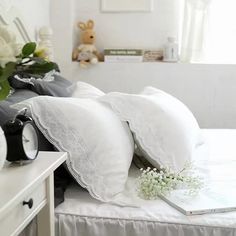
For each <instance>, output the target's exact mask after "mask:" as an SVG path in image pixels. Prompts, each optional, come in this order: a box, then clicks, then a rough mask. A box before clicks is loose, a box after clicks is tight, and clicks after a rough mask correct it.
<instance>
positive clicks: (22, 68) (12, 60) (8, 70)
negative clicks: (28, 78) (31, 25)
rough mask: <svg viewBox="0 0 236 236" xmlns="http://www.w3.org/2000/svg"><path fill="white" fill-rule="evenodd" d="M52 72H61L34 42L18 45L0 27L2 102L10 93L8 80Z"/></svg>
mask: <svg viewBox="0 0 236 236" xmlns="http://www.w3.org/2000/svg"><path fill="white" fill-rule="evenodd" d="M51 70H59V69H58V66H57V64H56V63H54V62H50V61H48V60H47V58H45V57H44V53H43V51H42V49H40V50H38V49H37V45H36V43H34V42H29V43H26V44H25V45H24V46H22V45H19V44H17V42H16V37H15V35H14V33H12V32H11V31H10V30H9V29H7V28H6V27H0V100H3V99H5V98H6V97H7V96H8V95H9V93H10V89H11V87H10V84H9V81H8V79H9V78H10V77H11V76H13V75H15V74H19V73H21V74H24V73H25V74H29V75H45V74H46V73H48V72H49V71H51Z"/></svg>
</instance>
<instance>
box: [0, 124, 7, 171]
mask: <svg viewBox="0 0 236 236" xmlns="http://www.w3.org/2000/svg"><path fill="white" fill-rule="evenodd" d="M6 157H7V142H6V138H5V135H4V132H3V130H2V128H1V126H0V170H1V169H2V167H3V165H4V163H5V161H6Z"/></svg>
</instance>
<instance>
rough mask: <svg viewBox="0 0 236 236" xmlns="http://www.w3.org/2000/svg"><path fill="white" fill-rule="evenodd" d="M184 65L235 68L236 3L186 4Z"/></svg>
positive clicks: (188, 0) (194, 0)
mask: <svg viewBox="0 0 236 236" xmlns="http://www.w3.org/2000/svg"><path fill="white" fill-rule="evenodd" d="M181 31H182V39H181V40H180V44H181V50H180V58H181V60H182V61H183V62H201V63H215V64H217V63H220V64H236V0H184V10H183V25H182V30H181Z"/></svg>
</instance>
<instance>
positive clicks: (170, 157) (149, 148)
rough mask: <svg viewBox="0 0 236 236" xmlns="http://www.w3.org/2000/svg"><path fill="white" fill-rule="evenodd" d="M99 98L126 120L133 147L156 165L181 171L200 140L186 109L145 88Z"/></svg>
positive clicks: (200, 142) (192, 117)
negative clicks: (133, 141)
mask: <svg viewBox="0 0 236 236" xmlns="http://www.w3.org/2000/svg"><path fill="white" fill-rule="evenodd" d="M100 100H101V101H103V102H106V103H108V104H110V106H111V107H112V109H113V110H114V111H115V112H116V113H117V114H118V115H119V117H120V119H122V120H123V121H127V122H128V123H129V125H130V129H131V130H132V132H133V134H134V138H135V142H136V144H137V146H138V147H139V148H140V150H141V152H142V153H143V155H144V156H145V157H146V158H147V159H148V160H149V161H150V162H151V163H152V164H153V165H154V166H156V167H157V168H160V166H164V167H170V168H171V169H172V170H173V171H175V172H176V171H179V170H181V169H182V168H183V167H184V165H185V164H186V162H188V161H191V160H192V158H193V156H194V153H195V149H196V148H197V147H198V145H200V144H202V142H203V140H202V135H201V130H200V128H199V126H198V123H197V121H196V119H195V118H194V116H193V114H192V113H191V112H190V110H189V109H188V108H187V107H186V106H185V105H184V104H183V103H182V102H180V101H179V100H178V99H176V98H175V97H173V96H171V95H169V94H167V93H165V92H163V91H161V90H158V89H155V88H152V87H146V88H145V89H144V91H143V92H142V93H141V94H139V95H135V94H124V93H109V94H107V95H105V96H103V97H101V98H100Z"/></svg>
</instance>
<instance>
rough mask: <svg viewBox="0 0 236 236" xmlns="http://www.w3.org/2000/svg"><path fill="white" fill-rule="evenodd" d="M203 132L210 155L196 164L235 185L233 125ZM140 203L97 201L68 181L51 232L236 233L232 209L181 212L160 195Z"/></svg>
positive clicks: (81, 235) (72, 235) (118, 235)
mask: <svg viewBox="0 0 236 236" xmlns="http://www.w3.org/2000/svg"><path fill="white" fill-rule="evenodd" d="M203 132H204V135H205V136H206V139H207V141H208V143H209V150H208V151H209V156H208V157H209V158H208V161H206V160H197V165H198V166H199V167H200V168H201V169H202V171H203V172H204V173H205V174H207V176H208V177H209V178H211V179H214V181H216V182H217V181H218V182H221V183H226V182H227V184H228V185H230V186H232V188H233V189H236V130H203ZM202 151H204V152H205V151H206V150H202ZM135 175H136V171H131V172H130V176H129V180H128V183H127V191H130V192H132V191H134V189H133V186H134V180H135V179H134V177H135ZM133 194H134V192H133ZM128 195H129V196H130V193H129V194H128ZM235 197H236V195H235ZM139 203H140V206H141V207H137V208H132V207H120V206H116V205H112V204H105V203H101V202H99V201H98V200H95V199H93V198H92V197H90V195H89V194H88V192H86V191H85V190H84V189H82V188H80V187H78V186H77V185H76V186H75V185H74V186H73V185H72V186H70V187H69V188H68V190H67V191H66V195H65V202H64V203H63V204H61V205H60V206H58V207H57V208H56V210H55V212H56V236H95V235H101V236H139V235H140V236H141V235H142V236H143V235H145V236H154V235H155V236H156V235H161V236H177V235H178V236H190V235H193V236H199V235H214V236H236V212H228V213H218V214H206V215H199V216H185V215H183V214H182V213H180V212H179V211H177V210H176V209H175V208H173V207H171V206H169V205H168V204H167V203H166V202H164V201H163V200H161V199H160V200H159V199H158V200H155V201H144V200H141V201H140V202H139Z"/></svg>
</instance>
